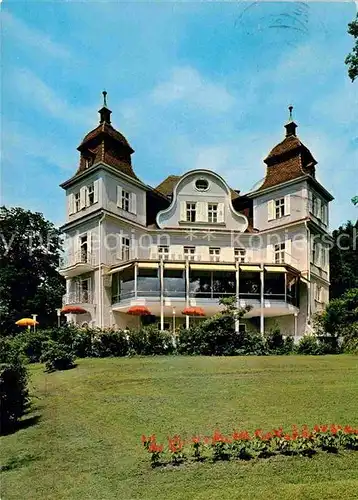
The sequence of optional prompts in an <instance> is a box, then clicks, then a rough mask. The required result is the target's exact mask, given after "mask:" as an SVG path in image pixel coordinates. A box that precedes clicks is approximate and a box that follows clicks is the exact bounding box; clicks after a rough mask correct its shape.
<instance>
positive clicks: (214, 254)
mask: <svg viewBox="0 0 358 500" xmlns="http://www.w3.org/2000/svg"><path fill="white" fill-rule="evenodd" d="M209 255H210V260H214V261H218V260H219V259H220V248H213V247H210V248H209Z"/></svg>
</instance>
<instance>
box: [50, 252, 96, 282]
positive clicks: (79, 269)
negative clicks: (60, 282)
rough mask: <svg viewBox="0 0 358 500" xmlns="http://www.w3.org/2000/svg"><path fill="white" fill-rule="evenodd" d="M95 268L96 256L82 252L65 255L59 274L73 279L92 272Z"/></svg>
mask: <svg viewBox="0 0 358 500" xmlns="http://www.w3.org/2000/svg"><path fill="white" fill-rule="evenodd" d="M95 267H96V266H95V256H94V255H93V254H91V252H85V251H83V250H82V251H78V252H74V253H68V254H67V255H65V257H64V258H63V259H62V260H61V262H60V269H59V273H60V274H61V276H64V277H65V278H72V277H74V276H79V275H80V274H83V273H88V272H91V271H93V270H94V269H95Z"/></svg>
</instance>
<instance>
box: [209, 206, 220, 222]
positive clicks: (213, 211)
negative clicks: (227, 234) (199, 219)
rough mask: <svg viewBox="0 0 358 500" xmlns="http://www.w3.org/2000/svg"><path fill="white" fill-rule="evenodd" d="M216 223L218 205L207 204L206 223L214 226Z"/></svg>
mask: <svg viewBox="0 0 358 500" xmlns="http://www.w3.org/2000/svg"><path fill="white" fill-rule="evenodd" d="M217 221H218V204H217V203H209V204H208V222H211V223H213V224H215V223H216V222H217Z"/></svg>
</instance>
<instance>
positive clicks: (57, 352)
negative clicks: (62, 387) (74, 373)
mask: <svg viewBox="0 0 358 500" xmlns="http://www.w3.org/2000/svg"><path fill="white" fill-rule="evenodd" d="M74 361H75V355H74V353H73V351H72V350H71V348H70V347H68V346H66V345H63V344H59V343H57V342H54V341H52V340H51V341H49V342H48V343H47V345H46V347H45V348H44V352H43V354H42V356H41V362H42V363H45V366H46V370H47V371H49V372H52V371H55V370H68V369H69V368H73V367H74Z"/></svg>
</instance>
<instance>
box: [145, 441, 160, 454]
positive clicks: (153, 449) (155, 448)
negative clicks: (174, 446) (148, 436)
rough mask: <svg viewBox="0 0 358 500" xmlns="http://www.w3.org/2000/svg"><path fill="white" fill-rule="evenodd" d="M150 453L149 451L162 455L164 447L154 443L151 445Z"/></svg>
mask: <svg viewBox="0 0 358 500" xmlns="http://www.w3.org/2000/svg"><path fill="white" fill-rule="evenodd" d="M148 451H149V453H162V452H163V446H162V445H159V444H157V443H155V442H153V443H150V445H149V448H148Z"/></svg>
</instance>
